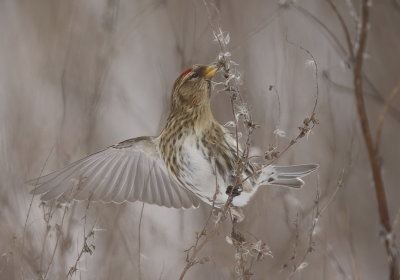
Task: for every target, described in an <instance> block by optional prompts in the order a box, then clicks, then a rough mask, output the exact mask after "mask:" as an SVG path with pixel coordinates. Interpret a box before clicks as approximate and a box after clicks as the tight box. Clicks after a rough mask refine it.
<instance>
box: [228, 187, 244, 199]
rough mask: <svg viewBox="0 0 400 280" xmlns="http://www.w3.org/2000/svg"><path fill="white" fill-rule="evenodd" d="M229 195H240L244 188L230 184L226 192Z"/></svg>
mask: <svg viewBox="0 0 400 280" xmlns="http://www.w3.org/2000/svg"><path fill="white" fill-rule="evenodd" d="M225 193H226V194H227V195H232V196H233V197H235V196H238V195H240V194H241V193H242V189H241V188H235V187H233V186H228V187H227V188H226V192H225Z"/></svg>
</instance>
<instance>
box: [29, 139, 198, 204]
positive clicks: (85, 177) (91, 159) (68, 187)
mask: <svg viewBox="0 0 400 280" xmlns="http://www.w3.org/2000/svg"><path fill="white" fill-rule="evenodd" d="M156 141H157V140H156V138H154V137H138V138H134V139H129V140H126V141H123V142H121V143H119V144H117V145H114V146H111V147H109V148H108V149H105V150H103V151H101V152H98V153H96V154H93V155H90V156H88V157H86V158H84V159H81V160H78V161H76V162H74V163H71V164H69V165H68V166H66V167H65V168H63V169H61V170H59V171H56V172H53V173H50V174H48V175H45V176H43V177H40V178H37V179H33V180H30V181H29V182H28V184H30V185H33V186H35V188H34V189H33V190H32V193H33V194H40V195H41V198H42V199H43V200H50V199H56V198H57V199H58V198H60V197H63V198H64V199H77V200H89V199H90V200H91V201H105V202H111V201H112V202H118V203H120V202H124V201H136V200H139V201H143V202H147V203H150V204H157V205H161V206H166V207H174V208H190V207H197V206H198V199H197V198H196V197H195V195H194V194H193V193H191V192H190V191H188V190H187V189H185V188H183V187H181V186H180V185H178V183H177V182H176V181H175V180H173V179H172V178H171V177H170V176H169V173H168V171H167V168H166V166H165V164H164V161H163V160H162V158H161V157H160V154H159V152H158V149H157V144H156Z"/></svg>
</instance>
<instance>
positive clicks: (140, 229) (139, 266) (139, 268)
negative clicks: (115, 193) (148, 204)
mask: <svg viewBox="0 0 400 280" xmlns="http://www.w3.org/2000/svg"><path fill="white" fill-rule="evenodd" d="M143 212H144V202H143V203H142V209H141V210H140V218H139V226H138V273H139V280H141V279H142V266H141V257H140V255H141V254H142V253H141V250H142V246H141V232H142V220H143Z"/></svg>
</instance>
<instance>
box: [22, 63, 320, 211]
mask: <svg viewBox="0 0 400 280" xmlns="http://www.w3.org/2000/svg"><path fill="white" fill-rule="evenodd" d="M218 70H219V68H218V67H217V66H216V65H213V64H211V65H194V66H192V68H189V69H187V70H185V71H184V72H182V73H181V74H180V75H179V77H178V78H177V79H176V81H175V83H174V84H173V88H172V96H171V105H170V113H169V116H168V118H167V121H166V124H165V126H164V128H163V129H162V131H161V133H160V134H159V135H158V136H141V137H137V138H132V139H128V140H125V141H122V142H120V143H118V144H115V145H112V146H110V147H108V148H106V149H104V150H102V151H100V152H97V153H94V154H92V155H89V156H87V157H85V158H83V159H80V160H78V161H76V162H73V163H71V164H69V165H67V166H66V167H64V168H62V169H61V170H58V171H55V172H52V173H50V174H48V175H45V176H42V177H39V178H36V179H32V180H30V181H29V182H28V184H30V185H32V186H34V189H33V190H32V191H31V193H32V194H33V195H41V199H42V200H44V201H48V200H53V199H64V200H90V201H103V202H115V203H123V202H126V201H128V202H134V201H142V202H144V203H148V204H156V205H159V206H165V207H169V208H186V209H187V208H193V207H198V206H199V205H200V203H201V201H203V202H204V203H206V204H209V205H213V206H214V207H216V208H221V207H223V205H225V203H226V202H227V201H228V199H229V198H230V196H232V199H231V204H232V207H237V208H241V207H244V206H246V205H247V204H248V203H249V201H250V199H251V198H252V197H253V196H254V194H255V193H256V192H257V190H258V189H259V187H260V186H263V185H278V186H287V187H294V188H300V187H301V186H302V185H303V184H304V181H303V180H302V179H301V177H303V176H305V175H307V174H310V173H311V172H313V171H314V170H316V169H317V168H318V165H317V164H302V165H291V166H273V165H268V166H266V167H264V168H262V169H261V170H259V172H256V167H255V166H254V165H253V164H252V163H246V166H244V168H243V169H242V171H240V172H241V173H240V174H235V171H234V169H235V165H236V164H237V161H238V157H239V155H238V152H240V151H239V150H238V149H237V147H238V145H239V144H238V145H237V143H236V138H235V137H234V135H233V134H232V133H231V132H230V131H229V130H228V129H227V128H225V127H224V126H223V125H221V124H220V123H219V122H218V121H217V120H216V119H215V118H214V116H213V112H212V110H211V92H212V78H213V77H214V76H215V75H216V73H217V72H218ZM237 178H240V181H241V182H240V188H239V189H238V188H235V189H234V192H233V190H232V187H233V186H235V180H236V182H237Z"/></svg>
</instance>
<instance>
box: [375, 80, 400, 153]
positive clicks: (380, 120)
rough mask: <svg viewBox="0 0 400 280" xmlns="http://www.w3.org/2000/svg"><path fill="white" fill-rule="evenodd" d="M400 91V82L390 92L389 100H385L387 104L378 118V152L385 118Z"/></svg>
mask: <svg viewBox="0 0 400 280" xmlns="http://www.w3.org/2000/svg"><path fill="white" fill-rule="evenodd" d="M399 93H400V82H398V83H397V85H396V86H395V87H394V88H393V90H392V93H391V94H390V96H389V98H388V100H387V101H386V102H385V106H384V107H383V109H382V112H381V114H380V115H379V118H378V128H377V129H376V136H375V151H376V153H378V150H379V146H380V144H381V136H382V128H383V123H384V122H385V118H386V115H387V112H388V110H389V108H390V106H391V105H392V104H393V103H394V101H395V99H396V98H397V97H398V96H399Z"/></svg>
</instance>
